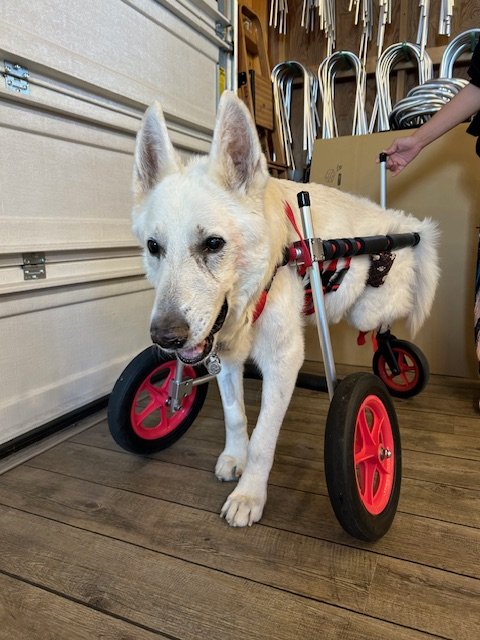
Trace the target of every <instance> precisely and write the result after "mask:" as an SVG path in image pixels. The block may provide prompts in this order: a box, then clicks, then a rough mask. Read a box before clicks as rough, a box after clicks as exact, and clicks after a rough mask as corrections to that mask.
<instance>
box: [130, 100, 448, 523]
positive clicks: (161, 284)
mask: <svg viewBox="0 0 480 640" xmlns="http://www.w3.org/2000/svg"><path fill="white" fill-rule="evenodd" d="M135 158H136V162H135V171H134V192H135V197H136V201H135V208H134V212H133V228H134V231H135V233H136V234H137V237H138V238H139V240H140V242H141V243H142V245H143V246H145V245H146V243H147V241H148V239H149V238H154V239H155V240H156V241H157V242H158V243H159V244H160V245H161V246H162V256H161V257H155V256H151V255H149V253H148V251H145V270H146V273H147V276H148V278H149V279H150V281H151V282H152V284H153V285H154V287H155V290H156V299H155V304H154V307H153V311H152V323H156V322H162V321H165V318H168V317H169V314H172V313H175V314H177V315H178V314H180V315H181V316H182V317H183V318H185V320H186V322H187V323H188V326H189V339H188V343H187V346H188V347H194V346H195V345H198V344H199V343H201V341H203V340H204V339H205V337H206V336H207V335H208V334H209V333H210V330H211V328H212V326H213V323H214V322H215V319H216V317H217V315H218V314H219V311H220V309H221V307H222V304H223V301H224V299H225V298H226V299H227V301H228V305H229V312H228V315H227V318H226V321H225V323H224V325H223V327H222V329H221V330H220V331H219V332H218V334H216V336H215V344H216V348H217V349H218V353H219V355H220V357H221V360H222V366H223V368H222V372H221V373H220V375H219V376H218V384H219V387H220V393H221V397H222V403H223V408H224V413H225V425H226V443H225V448H224V451H223V452H222V454H221V455H220V457H219V459H218V462H217V465H216V469H215V473H216V475H217V477H218V478H219V479H220V480H237V479H238V478H239V481H238V484H237V486H236V488H235V489H234V490H233V492H232V493H231V494H230V496H229V497H228V499H227V501H226V503H225V505H224V506H223V509H222V515H223V516H224V517H225V518H226V520H227V521H228V522H229V523H230V524H231V525H232V526H244V525H247V524H248V525H251V524H252V523H253V522H256V521H258V520H259V519H260V518H261V516H262V512H263V508H264V505H265V501H266V496H267V482H268V476H269V472H270V469H271V466H272V463H273V456H274V451H275V445H276V441H277V436H278V432H279V430H280V426H281V424H282V421H283V418H284V415H285V412H286V410H287V407H288V404H289V401H290V397H291V395H292V393H293V389H294V386H295V380H296V377H297V373H298V370H299V368H300V367H301V365H302V362H303V358H304V338H303V317H302V307H303V288H302V284H301V280H300V279H299V277H298V276H297V273H296V270H295V269H294V268H292V267H290V266H285V267H281V268H280V269H278V271H277V273H276V275H275V277H274V279H273V283H272V286H271V289H270V292H269V295H268V300H267V304H266V306H265V309H264V311H263V313H262V315H261V316H260V318H259V319H258V321H257V322H256V323H254V324H252V322H251V319H252V314H253V311H254V308H255V304H256V302H257V300H258V298H259V296H260V294H261V292H262V291H263V290H264V288H265V287H266V286H267V285H268V283H269V282H270V280H271V278H272V275H273V273H274V270H275V267H276V265H277V264H279V263H280V261H281V257H282V251H283V249H284V247H286V246H288V245H289V244H291V243H292V242H294V241H296V240H297V237H296V235H295V232H294V230H293V228H292V226H291V225H290V223H289V222H288V221H287V218H286V216H285V213H284V202H286V201H288V202H289V203H290V205H291V207H292V208H293V210H294V211H295V215H296V216H298V209H297V206H296V194H297V192H298V191H299V190H300V189H299V185H298V184H296V183H293V182H289V181H283V180H276V179H274V178H271V177H269V176H268V173H267V169H266V162H265V158H264V156H263V154H262V152H261V149H260V144H259V141H258V137H257V133H256V130H255V126H254V124H253V122H252V119H251V117H250V114H249V112H248V110H247V109H246V108H245V106H244V105H243V104H242V103H241V102H240V101H239V100H238V99H237V98H236V97H235V96H234V95H233V94H231V93H229V92H225V93H224V94H223V96H222V99H221V102H220V106H219V113H218V118H217V124H216V127H215V133H214V139H213V144H212V150H211V153H210V155H209V156H208V157H207V158H202V159H195V160H194V161H192V162H190V163H189V164H188V165H187V166H183V165H182V164H181V162H180V161H179V159H178V157H177V155H176V154H175V151H174V149H173V146H172V145H171V142H170V140H169V139H168V134H167V128H166V126H165V122H164V119H163V115H162V111H161V108H160V107H159V105H158V104H155V105H153V106H152V107H151V108H150V109H149V110H148V111H147V114H146V115H145V118H144V124H143V126H142V129H141V131H140V132H139V134H138V137H137V149H136V155H135ZM302 187H303V188H305V189H306V190H308V191H309V193H310V198H311V202H312V207H311V210H312V215H313V217H314V226H315V233H316V235H317V236H319V237H321V238H323V239H329V238H343V237H353V236H368V235H383V234H387V233H398V232H405V231H418V232H419V233H420V234H421V242H420V243H419V245H417V246H416V247H414V248H407V249H402V250H398V251H397V252H396V259H395V261H394V263H393V266H392V268H391V270H390V273H389V275H388V277H387V279H386V282H385V284H384V285H382V286H381V287H379V288H373V287H370V286H366V285H365V281H366V277H367V272H368V269H369V258H368V257H367V256H359V257H356V258H353V259H352V262H351V266H350V270H349V271H348V273H347V274H346V276H345V278H344V280H343V282H342V284H341V286H340V287H339V289H338V290H337V291H336V292H332V293H330V294H328V295H327V296H326V301H325V302H326V309H327V314H328V317H329V320H330V321H331V322H338V321H339V320H340V319H342V318H343V317H346V318H347V319H348V321H349V322H350V323H351V324H353V325H354V326H355V327H357V328H358V329H360V330H362V331H368V330H374V329H379V328H381V327H382V328H384V329H385V328H386V327H388V326H389V325H391V324H392V322H393V321H394V320H396V319H397V318H402V317H404V318H407V319H408V322H409V324H410V327H411V330H412V333H414V332H415V331H417V330H418V329H419V327H420V326H421V325H422V323H423V322H424V320H425V319H426V317H427V316H428V314H429V312H430V308H431V305H432V301H433V296H434V292H435V288H436V285H437V281H438V277H439V269H438V265H437V254H436V242H437V230H436V226H435V225H434V224H433V223H432V222H431V221H430V220H423V221H419V220H417V219H416V218H414V217H412V216H409V215H406V214H404V213H402V212H400V211H394V210H390V209H389V210H383V209H382V208H381V207H379V206H378V205H376V204H375V203H372V202H370V201H368V200H366V199H363V198H359V197H356V196H353V195H349V194H345V193H342V192H340V191H337V190H335V189H332V188H329V187H325V186H321V185H316V184H308V185H302ZM205 236H217V237H221V238H223V239H224V240H225V241H226V244H225V246H224V248H223V250H222V251H221V252H220V253H219V254H218V256H214V257H212V258H211V262H207V265H208V268H205V264H203V263H202V260H201V259H199V258H198V243H199V238H204V237H205ZM209 260H210V258H209ZM248 357H250V358H252V359H253V360H254V361H255V362H256V363H257V365H258V366H259V368H260V370H261V372H262V377H263V390H262V403H261V410H260V414H259V417H258V422H257V425H256V427H255V429H254V430H253V433H252V436H251V438H250V440H249V438H248V435H247V420H246V416H245V408H244V401H243V386H242V372H243V365H244V362H245V360H246V359H247V358H248Z"/></svg>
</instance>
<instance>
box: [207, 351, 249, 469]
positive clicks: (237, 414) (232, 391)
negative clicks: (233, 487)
mask: <svg viewBox="0 0 480 640" xmlns="http://www.w3.org/2000/svg"><path fill="white" fill-rule="evenodd" d="M217 383H218V387H219V389H220V395H221V398H222V405H223V412H224V416H225V448H224V450H223V452H222V453H221V454H220V457H219V458H218V461H217V464H216V467H215V475H216V476H217V478H218V479H219V480H223V481H229V480H238V478H239V477H240V476H241V475H242V473H243V470H244V469H245V464H246V462H247V447H248V433H247V416H246V415H245V404H244V400H243V364H241V365H238V364H231V363H229V362H228V361H223V363H222V370H221V372H220V373H219V375H218V376H217Z"/></svg>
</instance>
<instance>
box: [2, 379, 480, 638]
mask: <svg viewBox="0 0 480 640" xmlns="http://www.w3.org/2000/svg"><path fill="white" fill-rule="evenodd" d="M340 373H341V374H342V373H343V374H344V373H345V368H344V369H343V371H342V370H340ZM479 396H480V387H479V384H478V382H477V381H465V380H459V379H447V378H441V377H438V376H437V377H435V376H433V377H432V380H431V381H430V383H429V386H428V387H427V389H426V390H425V391H424V392H423V393H422V394H421V395H419V396H417V397H416V398H413V399H411V400H403V401H396V407H397V413H398V416H399V422H400V427H401V433H402V444H403V465H404V478H403V484H402V492H401V497H400V504H399V511H398V513H397V516H396V518H395V521H394V524H393V527H392V529H391V530H390V532H389V533H388V535H387V536H386V537H385V538H383V539H382V540H380V541H379V542H377V543H375V544H364V543H361V542H359V541H357V540H354V539H352V538H350V537H349V536H348V535H347V534H346V533H344V532H343V531H342V530H341V528H340V526H339V525H338V524H337V522H336V520H335V517H334V515H333V512H332V509H331V506H330V502H329V499H328V496H327V491H326V487H325V480H324V477H323V450H322V442H323V430H324V424H325V416H326V412H327V410H328V398H327V396H326V395H325V394H322V393H315V392H312V391H305V390H301V389H297V390H296V392H295V395H294V398H293V400H292V403H291V407H290V409H289V412H288V415H287V417H286V420H285V423H284V427H283V429H282V432H281V436H280V440H279V444H278V449H277V455H276V459H275V465H274V468H273V470H272V474H271V478H270V487H269V499H268V503H267V507H266V509H265V513H264V517H263V519H262V522H261V523H260V524H256V525H254V526H253V527H251V528H246V529H232V528H230V527H228V525H227V524H226V523H225V521H223V520H221V519H220V518H219V515H218V514H219V511H220V508H221V506H222V504H223V501H224V499H225V498H226V496H227V495H228V493H229V492H230V491H231V490H232V488H233V485H232V484H230V483H223V484H222V483H220V482H218V481H217V480H216V479H215V477H214V475H213V473H212V469H213V467H214V464H215V460H216V457H217V456H218V454H219V453H220V451H221V449H222V442H223V432H222V429H223V425H222V417H221V416H222V414H221V408H220V403H219V396H218V391H217V388H216V384H215V383H211V384H210V389H209V392H208V397H207V401H206V404H205V406H204V408H203V409H202V411H201V413H200V416H199V417H198V418H197V420H196V422H195V423H194V425H193V426H192V427H191V429H190V430H189V431H188V432H187V434H186V435H185V436H184V437H183V438H182V439H181V440H180V441H179V442H178V443H176V444H175V445H174V446H173V447H171V448H170V449H168V450H166V451H164V452H162V453H161V454H157V455H154V456H151V457H149V458H140V457H136V456H134V455H131V454H128V453H126V452H124V451H122V450H120V449H119V448H118V447H117V446H116V445H115V444H114V443H113V441H112V440H111V438H110V436H109V433H108V430H107V426H106V422H105V420H104V419H102V416H100V417H99V422H98V424H97V425H95V426H94V427H92V428H90V429H89V430H87V431H84V432H83V433H80V434H79V435H76V436H74V437H73V438H72V439H70V440H67V441H66V442H63V443H61V444H59V445H58V446H56V447H54V448H52V449H50V450H49V451H47V452H46V453H43V454H41V455H38V456H37V457H35V458H33V459H31V460H29V461H28V462H26V463H24V464H22V465H20V466H18V467H16V468H15V469H13V470H11V471H8V472H7V473H5V474H4V475H2V476H0V519H1V520H0V522H1V525H0V549H1V553H0V638H1V639H2V640H23V639H25V640H46V639H48V640H51V639H55V640H56V639H58V640H60V639H61V640H64V639H67V638H68V640H76V639H82V640H95V639H97V638H102V639H110V638H111V639H113V638H115V639H121V640H127V639H128V640H130V639H131V640H144V639H145V640H146V639H147V638H148V639H150V638H158V637H160V638H162V637H164V638H178V639H182V640H183V639H189V640H203V639H205V640H207V639H208V640H215V639H218V640H227V639H230V638H231V639H235V640H238V638H239V637H242V638H247V639H249V640H250V639H270V638H275V639H281V640H297V639H302V640H303V639H307V640H310V639H318V640H323V639H328V640H337V639H338V640H354V639H355V640H367V639H368V640H377V639H378V640H386V639H390V638H392V639H394V640H396V639H399V640H407V639H408V640H414V639H415V640H417V639H418V640H421V639H424V638H448V639H451V640H463V639H465V640H467V639H468V640H472V639H473V638H480V631H479V623H480V420H479V413H478V398H479ZM259 398H260V383H259V382H257V381H253V380H247V381H246V400H247V404H248V414H249V418H250V421H251V422H253V420H254V416H255V414H256V412H257V411H258V403H259Z"/></svg>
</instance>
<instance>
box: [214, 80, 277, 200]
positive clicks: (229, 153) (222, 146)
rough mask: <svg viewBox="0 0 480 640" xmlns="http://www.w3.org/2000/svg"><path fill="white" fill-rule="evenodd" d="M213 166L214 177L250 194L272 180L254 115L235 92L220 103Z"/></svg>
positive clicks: (227, 93)
mask: <svg viewBox="0 0 480 640" xmlns="http://www.w3.org/2000/svg"><path fill="white" fill-rule="evenodd" d="M209 162H210V172H211V174H212V175H213V176H214V177H215V178H216V179H217V180H219V181H220V183H221V184H223V185H224V186H225V187H226V188H227V189H231V190H245V191H248V190H249V189H250V188H251V187H252V186H253V184H257V183H258V182H260V183H262V184H263V183H265V181H266V179H267V177H268V171H267V164H266V160H265V156H264V155H263V152H262V148H261V146H260V141H259V139H258V133H257V129H256V127H255V123H254V122H253V119H252V116H251V115H250V111H249V110H248V109H247V107H246V105H245V104H244V103H243V102H242V101H241V100H240V99H239V98H238V97H237V96H236V95H235V94H234V93H233V92H232V91H224V92H223V94H222V97H221V99H220V104H219V107H218V114H217V121H216V124H215V131H214V133H213V142H212V149H211V151H210V160H209Z"/></svg>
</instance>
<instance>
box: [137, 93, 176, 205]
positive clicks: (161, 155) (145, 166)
mask: <svg viewBox="0 0 480 640" xmlns="http://www.w3.org/2000/svg"><path fill="white" fill-rule="evenodd" d="M180 166H181V162H180V159H179V158H178V156H177V154H176V152H175V149H174V148H173V145H172V143H171V141H170V137H169V135H168V130H167V125H166V123H165V117H164V115H163V111H162V108H161V106H160V104H159V103H158V102H154V103H153V104H152V105H151V106H150V107H149V108H148V109H147V111H146V112H145V115H144V117H143V120H142V126H141V128H140V131H139V132H138V134H137V142H136V146H135V164H134V170H133V192H134V194H135V195H136V196H141V195H143V194H144V193H146V192H147V191H148V190H149V189H151V188H152V187H154V186H155V185H156V184H158V182H160V180H162V179H163V178H164V177H165V176H167V175H168V174H170V173H175V172H176V171H178V170H179V169H180Z"/></svg>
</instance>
